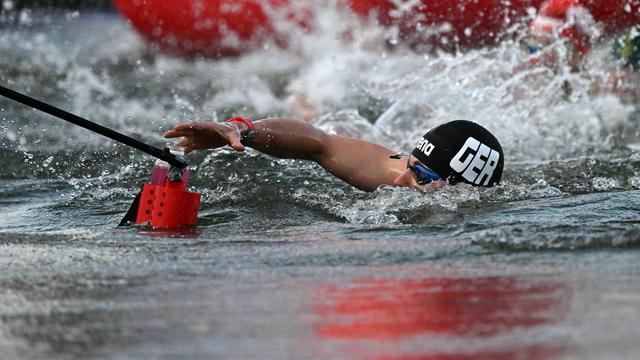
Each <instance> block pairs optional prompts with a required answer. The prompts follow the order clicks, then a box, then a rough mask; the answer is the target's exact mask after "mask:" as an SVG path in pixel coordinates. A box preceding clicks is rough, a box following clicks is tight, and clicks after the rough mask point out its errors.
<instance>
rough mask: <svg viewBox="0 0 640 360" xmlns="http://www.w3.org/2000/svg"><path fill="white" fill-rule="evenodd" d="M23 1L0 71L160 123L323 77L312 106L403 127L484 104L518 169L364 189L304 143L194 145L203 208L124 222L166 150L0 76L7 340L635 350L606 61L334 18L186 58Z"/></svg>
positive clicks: (604, 353)
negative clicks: (58, 114)
mask: <svg viewBox="0 0 640 360" xmlns="http://www.w3.org/2000/svg"><path fill="white" fill-rule="evenodd" d="M324 16H326V17H327V19H329V21H328V24H329V27H331V26H330V25H331V24H335V23H338V21H339V20H338V18H336V17H337V16H338V15H337V14H335V13H331V12H328V13H327V14H325V15H324ZM331 20H332V21H333V22H332V21H331ZM10 23H11V27H6V28H3V32H2V34H1V35H0V50H1V51H0V80H1V81H2V83H3V84H8V85H9V86H11V87H15V88H16V89H20V90H22V91H25V92H28V93H30V94H32V95H34V96H37V97H39V98H41V99H43V100H46V101H49V102H52V103H54V104H56V105H59V106H61V107H64V108H65V109H68V110H70V111H74V112H77V113H78V114H81V115H83V116H86V117H89V118H91V119H92V120H94V121H97V122H100V123H102V124H105V125H107V126H109V127H112V128H114V129H116V130H119V131H122V132H126V133H128V134H131V135H133V136H137V137H139V138H143V139H145V140H146V141H149V142H153V143H154V144H157V145H162V143H163V140H162V139H161V138H160V136H159V134H160V133H161V131H162V130H164V129H167V128H169V127H170V126H171V125H172V124H174V123H176V122H178V121H181V120H183V119H191V118H202V119H212V118H218V119H224V118H226V117H227V116H231V115H235V114H243V115H247V116H252V117H256V118H259V117H266V116H282V115H290V116H295V113H296V111H295V108H294V107H293V106H292V105H291V102H290V97H291V96H292V95H294V96H295V95H296V94H299V93H300V92H302V93H304V92H305V91H307V89H309V88H311V89H313V90H314V91H313V92H310V93H307V94H305V96H307V97H308V101H309V102H310V103H311V104H312V105H314V106H315V107H316V109H317V110H318V112H319V113H320V114H321V117H320V119H319V120H317V122H316V124H317V125H318V126H320V127H322V128H324V129H325V130H328V131H336V132H342V133H347V134H352V135H353V136H359V137H364V138H367V139H371V140H374V141H378V142H381V143H385V144H388V145H389V146H390V147H394V148H398V149H399V150H403V149H408V148H409V147H410V146H411V145H412V143H413V139H414V138H415V136H416V135H417V134H418V133H422V132H424V128H428V127H430V126H433V125H435V124H438V123H439V122H442V121H443V118H446V119H449V118H473V119H475V120H477V121H478V122H480V123H482V124H483V125H485V126H487V127H489V128H490V129H491V130H492V131H495V132H496V133H497V134H498V137H499V138H501V139H503V145H504V148H505V152H506V153H507V166H506V168H507V171H506V173H505V176H504V179H505V182H504V184H503V185H502V186H500V187H498V188H495V189H488V190H478V189H473V188H470V187H465V186H462V185H461V186H456V187H448V188H446V189H445V190H443V191H439V192H434V193H429V194H425V195H421V194H416V193H415V192H413V191H410V190H407V189H392V188H382V189H379V190H378V191H376V192H374V193H372V194H365V193H362V192H359V191H356V190H354V189H352V188H350V187H349V186H348V185H345V184H343V183H341V182H339V181H337V180H334V179H332V178H331V177H330V176H328V175H327V174H326V173H325V172H323V171H322V170H321V169H319V168H317V167H316V166H314V165H311V164H306V163H302V162H298V161H288V160H276V159H272V158H268V157H266V156H262V155H259V154H256V153H253V152H251V153H248V154H244V155H243V154H240V155H238V154H234V153H231V152H230V151H227V150H222V151H215V152H210V153H199V154H193V155H192V156H190V160H191V163H192V165H193V166H192V169H191V170H192V182H191V184H192V186H193V189H194V190H195V191H198V192H201V193H202V194H203V205H202V208H201V212H200V222H199V226H198V227H197V228H196V229H191V230H187V231H184V232H179V233H175V232H174V233H169V232H163V231H155V230H149V229H140V228H121V229H118V228H116V227H115V225H116V224H117V223H118V221H119V220H120V218H121V217H122V215H123V214H124V211H125V209H126V208H127V206H128V205H129V202H130V201H131V199H132V197H133V196H134V194H135V192H136V190H137V188H138V187H139V185H140V184H141V183H143V182H144V181H148V178H149V176H150V175H149V173H150V168H151V166H152V163H153V160H151V159H149V158H147V157H145V156H143V155H140V154H138V153H135V152H133V151H130V150H128V149H124V148H122V147H120V146H117V145H113V144H112V143H111V142H109V141H107V140H103V139H100V138H96V137H95V136H93V135H91V134H89V133H87V132H86V131H84V130H82V129H76V128H73V127H71V126H69V125H67V124H64V123H62V122H60V121H58V120H56V119H52V118H49V117H47V116H44V115H41V114H38V113H36V112H34V111H32V110H30V109H25V108H23V107H21V106H18V105H16V104H13V103H10V102H8V101H6V100H0V108H1V111H0V119H1V120H2V121H1V122H0V160H1V163H2V164H3V166H2V168H0V213H1V214H2V216H0V269H1V271H0V353H1V354H2V356H1V358H2V359H75V358H77V359H84V358H97V359H140V358H145V359H146V358H153V359H175V358H178V357H182V358H186V359H212V358H228V359H237V358H260V359H263V358H265V359H302V358H330V359H352V358H353V359H372V358H373V359H430V358H437V359H441V358H442V359H512V358H522V359H556V358H563V359H564V358H567V359H603V358H606V359H633V358H636V357H637V353H639V352H640V345H639V344H638V342H637V339H638V338H640V326H638V324H639V323H640V310H639V309H640V280H639V279H640V216H639V213H640V211H639V208H640V207H639V204H640V155H639V153H638V149H639V148H640V147H639V146H638V141H637V139H638V121H639V119H638V115H637V112H635V111H636V110H635V107H634V106H633V105H628V104H622V103H621V102H620V101H618V100H617V99H616V98H613V97H611V96H605V95H602V96H592V95H589V94H588V84H587V83H588V82H589V77H591V76H596V75H598V73H597V72H595V70H594V71H593V72H589V71H587V72H586V73H585V74H568V73H560V74H550V73H549V72H547V71H545V70H544V69H530V70H527V71H526V72H518V71H517V70H515V69H516V66H515V64H516V63H517V60H518V59H517V56H518V55H517V52H516V50H514V48H515V47H514V48H511V47H509V45H505V47H504V48H500V49H496V50H492V51H480V52H476V53H469V54H464V55H459V56H455V57H454V56H448V55H442V56H440V57H429V56H422V55H416V54H412V53H405V52H402V51H398V52H397V53H393V52H392V53H379V52H375V51H373V52H369V51H364V50H361V49H359V48H358V47H357V46H355V45H353V47H349V46H345V45H344V44H337V43H335V41H334V40H332V39H334V37H333V36H330V35H331V34H328V35H326V36H325V35H316V36H317V37H316V38H314V39H312V40H313V41H308V43H309V44H313V45H307V46H306V47H304V46H303V47H301V49H299V51H298V52H297V53H296V55H295V56H292V55H291V53H288V52H285V51H280V50H274V49H265V50H264V51H262V52H258V53H255V54H250V55H247V56H245V57H242V58H239V59H235V60H220V61H205V60H197V61H194V62H187V61H184V60H180V59H173V58H168V57H165V56H163V55H159V54H155V53H153V52H151V51H149V50H148V49H147V48H146V47H145V46H144V44H142V43H141V42H140V40H139V39H138V38H137V37H136V36H135V34H133V33H132V32H131V30H129V29H128V28H127V26H126V24H124V23H123V22H122V21H121V20H119V19H118V18H117V17H115V16H113V15H110V14H77V13H70V14H64V13H62V14H50V15H44V14H40V13H29V14H27V15H24V19H21V20H20V24H19V25H16V24H15V19H13V20H12V21H11V22H10ZM325 30H326V29H325ZM77 34H82V35H83V36H82V37H81V38H79V37H78V35H77ZM344 47H347V48H346V49H345V48H344ZM605 60H606V57H605V58H603V59H601V58H595V59H592V61H594V62H595V63H597V62H598V61H605ZM594 68H597V67H596V66H594ZM564 80H567V81H570V82H571V84H572V86H573V87H574V91H573V93H572V94H571V96H569V97H567V96H561V94H560V90H559V89H560V88H561V87H560V84H561V83H562V81H564Z"/></svg>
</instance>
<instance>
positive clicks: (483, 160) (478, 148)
mask: <svg viewBox="0 0 640 360" xmlns="http://www.w3.org/2000/svg"><path fill="white" fill-rule="evenodd" d="M498 160H500V153H499V152H497V151H495V150H493V149H491V148H490V147H488V146H487V145H485V144H483V143H481V142H480V141H478V140H476V139H474V138H473V137H469V138H468V139H467V141H466V142H465V143H464V145H462V147H461V148H460V151H458V153H457V154H456V155H455V156H454V157H453V159H451V162H450V163H449V166H450V167H451V168H452V169H453V170H455V171H456V172H458V173H462V177H463V178H465V179H466V180H468V181H469V182H471V183H473V184H476V185H489V181H491V178H492V177H493V172H494V170H495V169H496V167H497V166H498Z"/></svg>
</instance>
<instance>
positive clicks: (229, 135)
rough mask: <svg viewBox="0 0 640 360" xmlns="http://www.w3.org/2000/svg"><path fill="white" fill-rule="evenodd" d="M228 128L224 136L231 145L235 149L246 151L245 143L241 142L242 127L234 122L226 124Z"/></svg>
mask: <svg viewBox="0 0 640 360" xmlns="http://www.w3.org/2000/svg"><path fill="white" fill-rule="evenodd" d="M224 125H225V127H226V130H225V131H224V134H223V136H224V137H225V139H226V140H227V143H228V144H229V146H231V147H232V148H233V150H235V151H244V149H245V148H244V145H242V143H240V137H241V135H240V129H239V128H238V127H237V126H235V125H232V124H224Z"/></svg>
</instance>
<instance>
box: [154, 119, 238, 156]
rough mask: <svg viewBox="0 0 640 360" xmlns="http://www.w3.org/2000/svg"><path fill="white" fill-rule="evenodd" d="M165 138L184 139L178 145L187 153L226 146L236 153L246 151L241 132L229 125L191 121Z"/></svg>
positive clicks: (178, 127)
mask: <svg viewBox="0 0 640 360" xmlns="http://www.w3.org/2000/svg"><path fill="white" fill-rule="evenodd" d="M164 137H165V138H177V137H183V139H182V140H181V141H180V142H179V143H178V145H179V146H182V147H184V148H185V153H188V152H190V151H193V150H200V149H215V148H219V147H222V146H225V145H229V146H231V147H232V148H233V149H234V150H236V151H244V149H245V148H244V145H242V144H241V143H240V130H239V129H238V127H237V126H235V125H232V124H229V123H212V122H202V121H189V122H185V123H182V124H178V125H176V126H175V127H174V128H173V129H171V130H169V131H167V132H166V133H164Z"/></svg>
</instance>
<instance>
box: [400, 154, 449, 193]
mask: <svg viewBox="0 0 640 360" xmlns="http://www.w3.org/2000/svg"><path fill="white" fill-rule="evenodd" d="M423 170H427V171H428V172H432V170H431V169H429V167H428V166H426V165H424V164H423V163H421V162H420V161H418V159H416V158H415V157H414V156H413V155H411V156H409V158H408V159H407V168H406V169H405V170H404V171H403V172H402V174H400V176H398V177H397V178H396V179H395V180H394V181H393V184H394V185H395V186H400V187H412V188H414V189H418V190H421V191H425V190H428V189H442V188H443V187H444V185H445V184H446V182H445V181H444V180H435V181H433V180H430V179H429V177H430V176H429V174H428V173H422V172H423ZM419 180H420V182H419ZM426 181H428V183H425V182H426ZM420 183H422V184H424V185H421V184H420Z"/></svg>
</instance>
